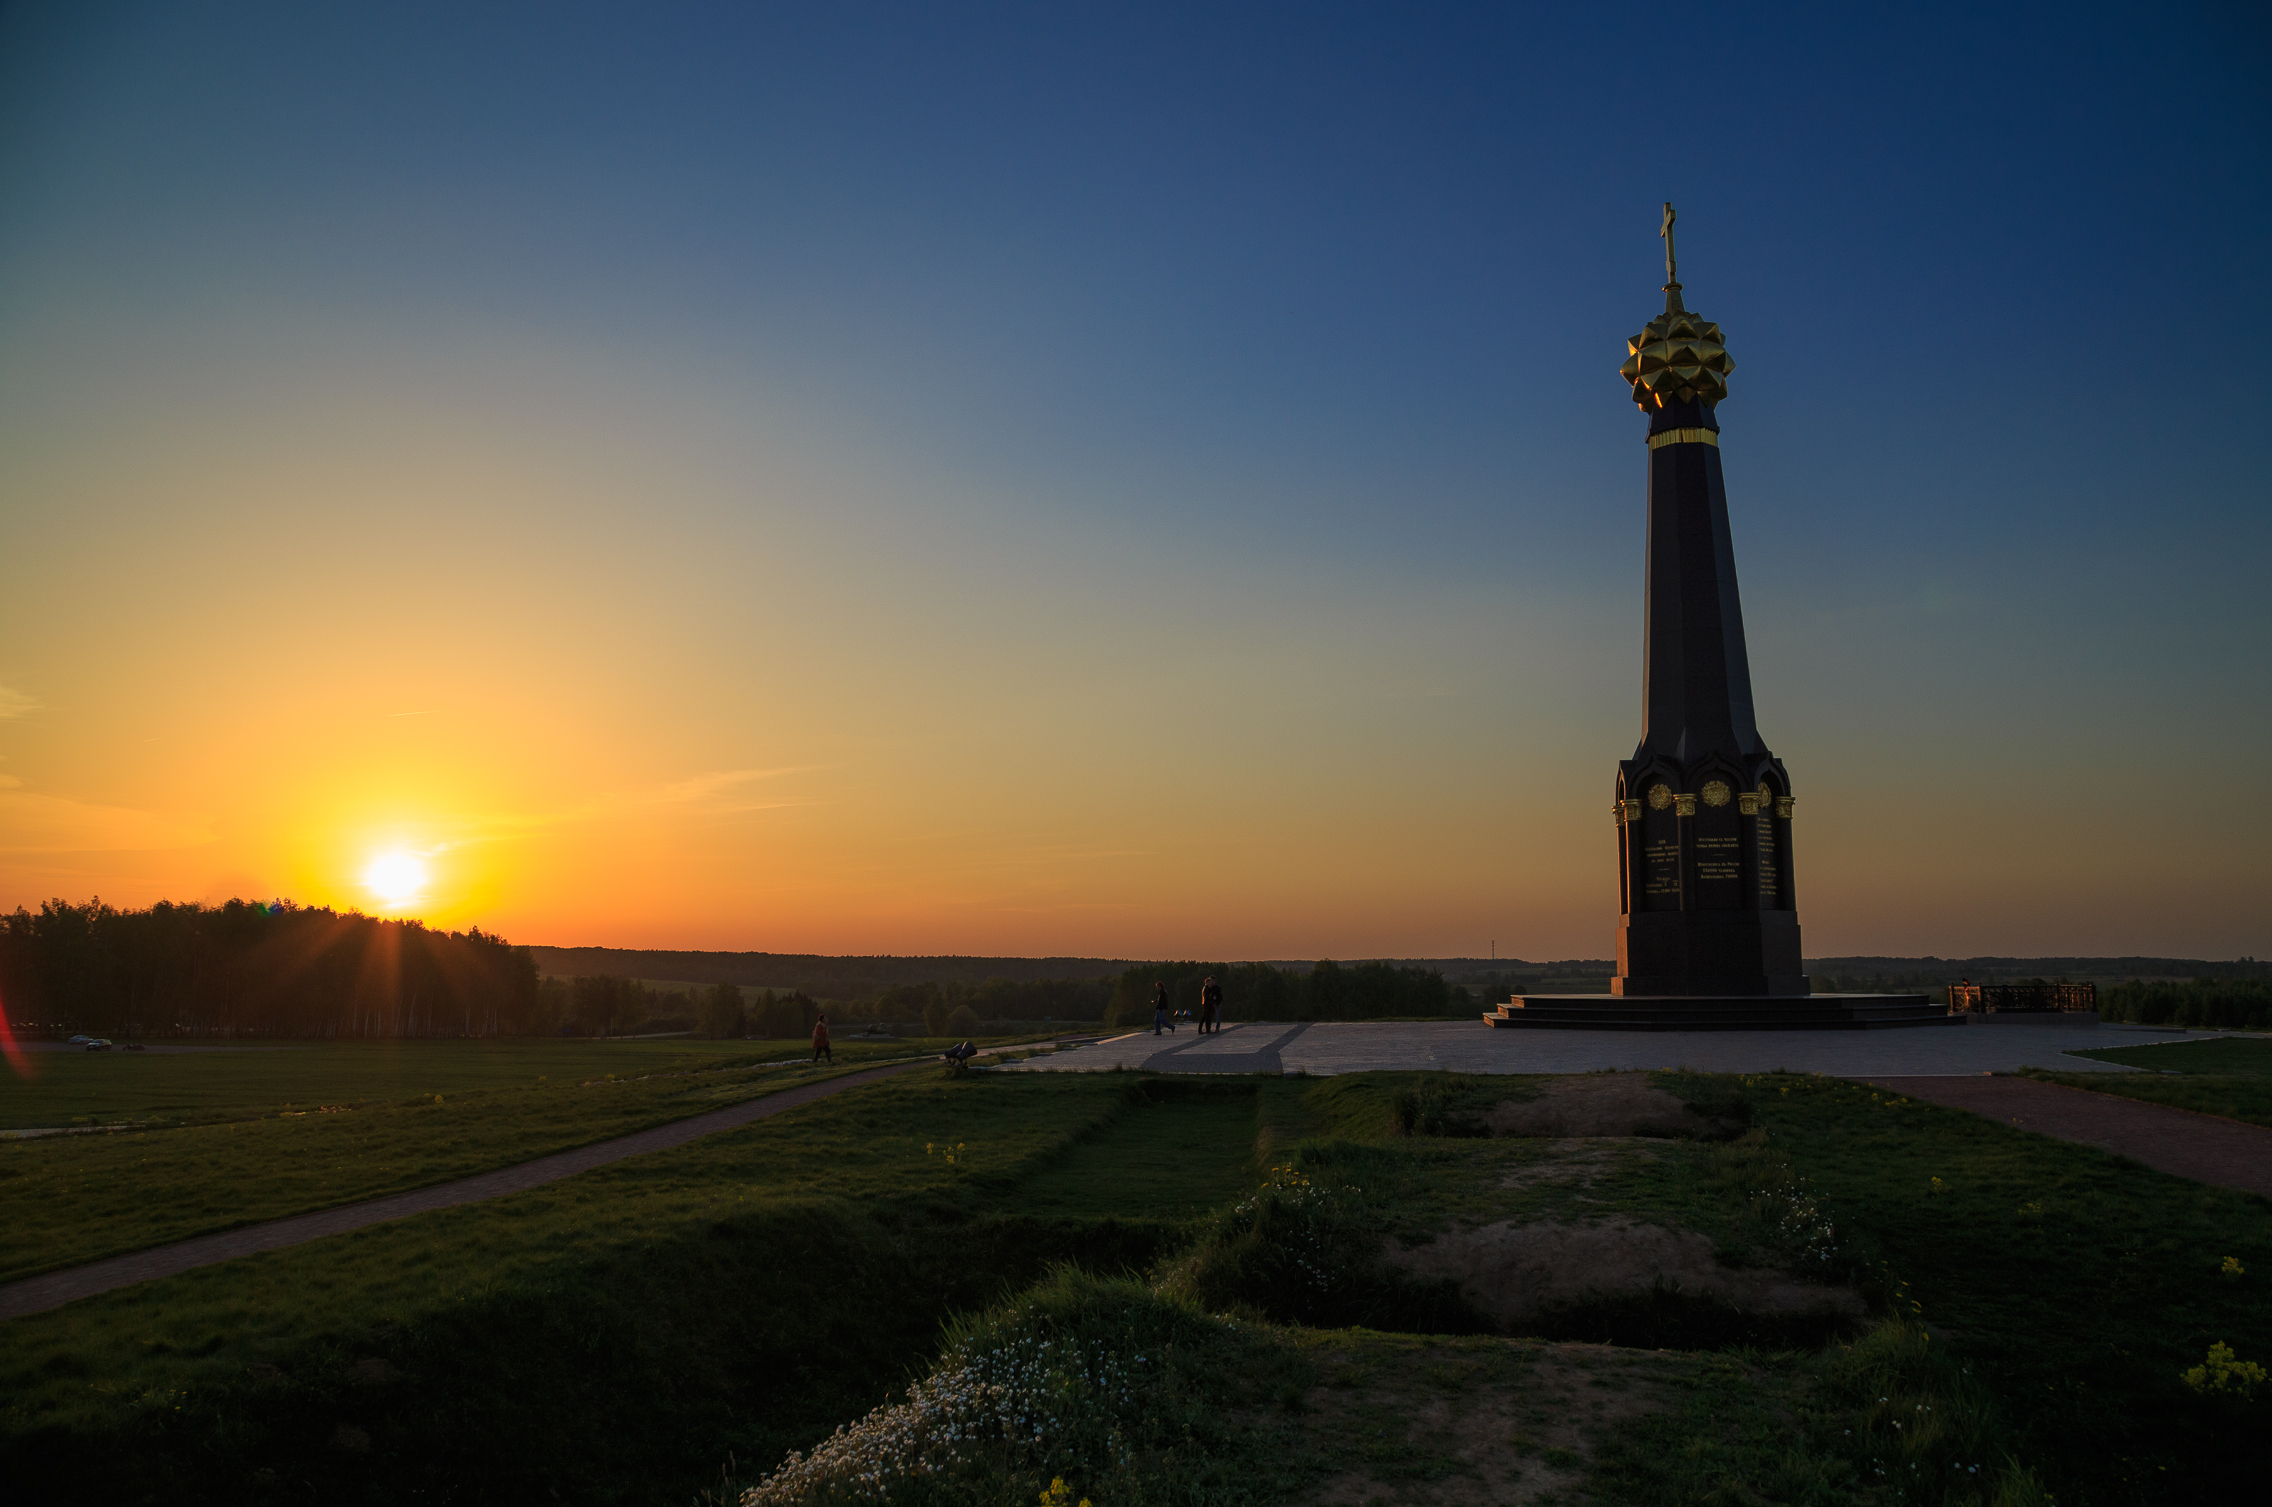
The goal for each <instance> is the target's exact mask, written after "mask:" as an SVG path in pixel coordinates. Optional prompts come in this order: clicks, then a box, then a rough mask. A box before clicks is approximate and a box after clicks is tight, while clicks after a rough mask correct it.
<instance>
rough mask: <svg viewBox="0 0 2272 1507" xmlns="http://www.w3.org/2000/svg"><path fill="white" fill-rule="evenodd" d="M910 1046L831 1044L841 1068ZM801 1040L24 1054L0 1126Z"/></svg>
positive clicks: (395, 1090) (371, 1100)
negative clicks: (24, 1072)
mask: <svg viewBox="0 0 2272 1507" xmlns="http://www.w3.org/2000/svg"><path fill="white" fill-rule="evenodd" d="M920 1049H922V1048H921V1044H920V1043H916V1042H910V1043H908V1044H906V1045H901V1044H900V1043H897V1042H877V1043H868V1042H851V1043H846V1042H843V1041H839V1042H838V1043H837V1048H836V1054H837V1056H839V1057H841V1058H844V1059H845V1060H847V1061H850V1060H853V1059H854V1058H856V1057H858V1056H862V1055H866V1056H873V1055H875V1054H876V1053H877V1052H878V1051H885V1052H890V1053H894V1054H897V1055H905V1054H906V1053H907V1052H909V1051H913V1050H920ZM810 1052H811V1048H810V1046H809V1045H808V1044H807V1043H805V1042H802V1041H697V1040H694V1039H692V1038H676V1039H671V1040H664V1041H592V1040H564V1041H550V1040H541V1039H526V1038H523V1039H504V1040H486V1041H485V1040H475V1041H339V1042H315V1041H311V1042H284V1043H267V1042H263V1043H260V1044H258V1045H257V1046H254V1047H251V1048H248V1049H246V1050H242V1051H227V1050H220V1051H194V1052H32V1053H27V1054H25V1056H24V1059H23V1060H24V1062H25V1064H26V1066H27V1067H28V1069H29V1071H30V1073H31V1077H30V1078H29V1079H28V1080H26V1079H24V1078H20V1077H15V1076H12V1075H11V1076H0V1130H22V1129H33V1128H46V1127H50V1126H72V1125H107V1124H123V1123H128V1122H151V1121H155V1122H159V1123H164V1124H190V1123H197V1122H201V1121H206V1122H209V1121H214V1120H238V1119H245V1118H249V1117H253V1116H258V1115H265V1114H272V1113H275V1112H277V1111H280V1110H284V1109H311V1108H314V1107H315V1106H317V1105H321V1104H351V1105H352V1104H381V1103H402V1102H404V1101H406V1100H409V1099H412V1098H425V1099H429V1100H430V1099H432V1098H433V1096H434V1095H436V1094H441V1095H442V1096H444V1098H445V1099H446V1098H448V1097H449V1096H450V1095H452V1094H464V1093H471V1092H476V1091H483V1092H486V1091H491V1090H496V1089H502V1088H521V1087H531V1086H534V1085H536V1084H538V1083H550V1084H564V1083H580V1082H582V1081H584V1080H585V1079H587V1078H604V1077H606V1076H607V1075H608V1074H610V1073H613V1074H615V1075H617V1076H619V1077H634V1076H638V1075H641V1074H647V1073H674V1072H685V1071H689V1070H692V1069H698V1068H708V1067H732V1066H741V1065H746V1064H750V1063H759V1062H780V1061H786V1060H790V1059H794V1058H798V1057H803V1056H808V1055H810Z"/></svg>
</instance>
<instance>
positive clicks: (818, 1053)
mask: <svg viewBox="0 0 2272 1507" xmlns="http://www.w3.org/2000/svg"><path fill="white" fill-rule="evenodd" d="M823 1057H826V1058H827V1059H828V1065H829V1066H830V1067H834V1066H836V1054H835V1053H834V1052H832V1051H830V1050H829V1047H828V1017H827V1016H825V1015H823V1016H821V1017H820V1018H819V1019H818V1020H815V1021H814V1022H813V1061H815V1062H818V1061H820V1060H821V1059H822V1058H823Z"/></svg>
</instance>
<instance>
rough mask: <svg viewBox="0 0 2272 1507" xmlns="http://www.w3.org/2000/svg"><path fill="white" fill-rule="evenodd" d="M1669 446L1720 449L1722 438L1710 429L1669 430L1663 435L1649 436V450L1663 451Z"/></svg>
mask: <svg viewBox="0 0 2272 1507" xmlns="http://www.w3.org/2000/svg"><path fill="white" fill-rule="evenodd" d="M1667 445H1710V446H1711V447H1712V448H1713V449H1715V450H1717V449H1719V448H1720V437H1719V435H1717V434H1715V433H1714V432H1712V431H1711V430H1709V429H1667V430H1666V431H1665V432H1664V433H1662V434H1652V435H1650V436H1649V448H1650V449H1651V450H1662V449H1663V448H1664V447H1665V446H1667Z"/></svg>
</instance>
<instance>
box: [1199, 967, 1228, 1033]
mask: <svg viewBox="0 0 2272 1507" xmlns="http://www.w3.org/2000/svg"><path fill="white" fill-rule="evenodd" d="M1199 1029H1200V1031H1201V1032H1202V1033H1203V1034H1205V1035H1210V1036H1219V1035H1221V1034H1222V1031H1223V986H1222V985H1221V984H1218V983H1216V982H1215V975H1213V974H1212V973H1210V974H1208V975H1207V977H1206V980H1205V981H1204V982H1202V983H1201V984H1200V986H1199Z"/></svg>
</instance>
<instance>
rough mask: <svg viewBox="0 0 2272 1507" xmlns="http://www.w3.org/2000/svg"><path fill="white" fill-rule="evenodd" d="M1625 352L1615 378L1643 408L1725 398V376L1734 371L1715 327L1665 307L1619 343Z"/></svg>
mask: <svg viewBox="0 0 2272 1507" xmlns="http://www.w3.org/2000/svg"><path fill="white" fill-rule="evenodd" d="M1625 348H1626V350H1627V352H1628V353H1629V354H1628V355H1627V356H1626V358H1625V364H1624V365H1623V366H1621V367H1619V368H1618V369H1617V374H1618V375H1619V376H1621V377H1623V378H1624V379H1625V380H1626V381H1628V382H1630V383H1632V384H1633V401H1634V402H1636V403H1638V404H1640V405H1641V406H1642V407H1643V408H1662V407H1664V406H1665V405H1666V404H1667V403H1672V402H1676V401H1677V402H1681V403H1693V402H1696V401H1698V400H1702V401H1703V402H1706V403H1717V402H1720V401H1721V400H1722V399H1724V398H1726V397H1727V395H1728V373H1730V372H1732V371H1734V370H1735V369H1736V364H1735V362H1733V361H1731V360H1729V359H1728V348H1727V346H1726V345H1725V344H1724V343H1723V342H1722V341H1721V339H1720V327H1719V326H1718V325H1716V324H1714V323H1712V321H1711V320H1709V319H1698V318H1697V317H1696V316H1695V315H1694V314H1691V313H1689V312H1688V311H1687V310H1685V309H1668V310H1666V311H1665V312H1664V313H1663V314H1661V315H1659V316H1658V317H1657V318H1655V319H1652V320H1650V321H1649V323H1648V327H1647V328H1646V329H1644V330H1642V331H1641V333H1640V334H1638V335H1635V336H1634V337H1633V338H1632V339H1631V340H1628V341H1626V342H1625Z"/></svg>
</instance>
